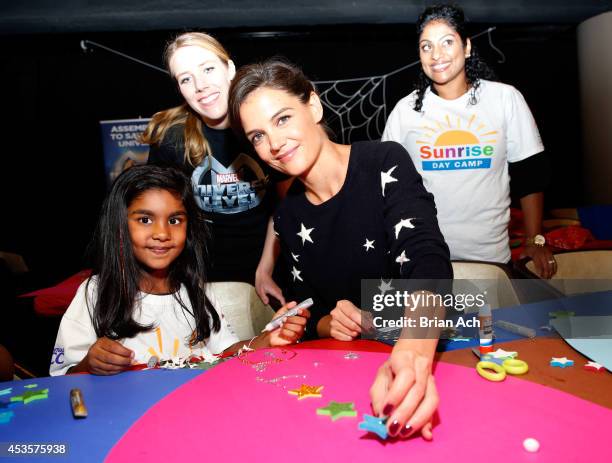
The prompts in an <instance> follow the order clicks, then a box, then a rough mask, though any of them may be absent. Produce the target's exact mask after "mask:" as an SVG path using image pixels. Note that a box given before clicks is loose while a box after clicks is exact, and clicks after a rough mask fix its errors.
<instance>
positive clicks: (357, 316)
mask: <svg viewBox="0 0 612 463" xmlns="http://www.w3.org/2000/svg"><path fill="white" fill-rule="evenodd" d="M330 316H331V320H330V322H329V335H330V336H331V337H332V338H334V339H338V340H339V341H352V340H353V339H355V338H356V337H357V336H359V334H360V333H361V310H359V309H358V308H357V307H356V306H355V304H353V303H352V302H351V301H346V300H342V301H338V302H337V303H336V307H335V308H334V309H333V310H332V311H331V312H330Z"/></svg>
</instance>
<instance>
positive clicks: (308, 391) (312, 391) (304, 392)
mask: <svg viewBox="0 0 612 463" xmlns="http://www.w3.org/2000/svg"><path fill="white" fill-rule="evenodd" d="M321 389H323V386H309V385H308V384H302V385H301V386H300V388H299V389H292V390H290V391H287V392H288V393H289V394H291V395H296V396H298V400H302V399H305V398H307V397H322V394H321Z"/></svg>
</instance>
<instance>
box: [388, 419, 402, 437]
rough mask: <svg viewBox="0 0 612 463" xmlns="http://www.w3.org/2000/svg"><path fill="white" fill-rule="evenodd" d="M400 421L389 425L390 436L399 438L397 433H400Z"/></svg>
mask: <svg viewBox="0 0 612 463" xmlns="http://www.w3.org/2000/svg"><path fill="white" fill-rule="evenodd" d="M399 427H400V424H399V421H397V420H393V423H391V424H390V425H389V434H390V435H391V436H393V437H395V436H397V431H399Z"/></svg>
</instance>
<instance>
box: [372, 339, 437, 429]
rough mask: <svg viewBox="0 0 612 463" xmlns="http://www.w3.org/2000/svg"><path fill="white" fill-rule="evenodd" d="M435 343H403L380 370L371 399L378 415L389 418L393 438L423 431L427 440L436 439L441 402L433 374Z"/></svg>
mask: <svg viewBox="0 0 612 463" xmlns="http://www.w3.org/2000/svg"><path fill="white" fill-rule="evenodd" d="M435 341H437V340H431V339H427V340H399V341H398V342H397V344H396V345H395V347H394V348H393V352H392V353H391V355H390V356H389V359H387V361H385V363H383V365H382V366H381V367H380V368H379V369H378V373H377V374H376V379H375V380H374V383H373V384H372V387H371V388H370V398H371V400H372V409H373V412H374V414H376V415H377V416H380V417H382V416H387V417H388V420H387V429H388V431H389V435H390V436H393V437H400V438H406V437H409V436H411V435H412V434H413V433H415V432H418V431H420V432H421V435H422V436H423V438H424V439H426V440H431V439H432V438H433V435H432V418H433V416H434V413H435V411H436V409H437V408H438V403H439V400H440V399H439V397H438V391H437V389H436V384H435V381H434V377H433V375H432V374H431V365H432V359H433V352H434V351H435V344H436V342H435ZM432 343H433V349H431V347H430V346H428V344H432ZM419 344H421V346H420V347H421V348H420V349H419V348H418V347H419ZM415 346H416V347H417V350H414V349H413V347H415ZM422 347H424V348H422ZM419 351H420V352H422V353H419Z"/></svg>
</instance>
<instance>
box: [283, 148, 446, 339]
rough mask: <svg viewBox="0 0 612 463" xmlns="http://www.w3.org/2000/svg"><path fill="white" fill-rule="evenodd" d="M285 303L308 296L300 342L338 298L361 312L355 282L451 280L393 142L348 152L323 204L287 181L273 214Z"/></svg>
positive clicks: (418, 184) (418, 187) (418, 192)
mask: <svg viewBox="0 0 612 463" xmlns="http://www.w3.org/2000/svg"><path fill="white" fill-rule="evenodd" d="M274 228H275V231H276V232H277V234H278V236H279V239H280V241H281V249H282V256H283V259H284V260H285V263H286V265H287V268H288V270H289V272H290V274H289V280H290V285H291V287H290V292H289V293H288V294H289V295H290V296H291V297H294V298H295V299H296V300H298V301H301V300H304V299H306V298H309V297H312V298H313V299H314V302H315V304H314V305H313V306H312V307H311V309H310V311H311V314H312V316H311V318H310V320H309V322H308V326H307V337H311V338H312V337H316V325H317V323H318V321H319V320H320V319H321V317H323V316H324V315H327V314H329V312H330V311H331V310H332V309H333V308H334V307H335V306H336V303H337V302H338V301H339V300H342V299H347V300H350V301H351V302H352V303H353V304H355V305H356V306H357V307H361V304H360V299H361V280H362V279H380V278H413V279H451V278H452V267H451V264H450V255H449V250H448V246H447V245H446V242H445V241H444V238H443V237H442V234H441V232H440V229H439V227H438V221H437V219H436V207H435V204H434V200H433V196H432V195H431V194H430V193H428V192H427V191H426V190H425V187H424V186H423V182H422V179H421V176H420V175H419V174H418V172H417V171H416V169H415V167H414V165H413V164H412V161H411V159H410V156H409V155H408V153H407V152H406V150H405V149H404V148H403V147H402V146H401V145H400V144H398V143H395V142H383V143H381V142H360V143H354V144H353V145H352V146H351V153H350V159H349V164H348V171H347V174H346V179H345V181H344V184H343V186H342V188H341V189H340V191H338V193H337V194H336V195H335V196H334V197H332V198H331V199H329V200H327V201H325V202H324V203H322V204H319V205H314V204H312V203H311V202H310V201H309V200H308V199H307V198H306V196H305V194H304V190H303V186H302V183H301V182H297V181H296V182H294V184H293V186H292V188H291V189H290V191H289V192H288V195H287V197H286V198H285V200H284V201H283V202H282V203H281V205H280V206H279V208H278V210H277V212H276V213H275V214H274Z"/></svg>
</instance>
